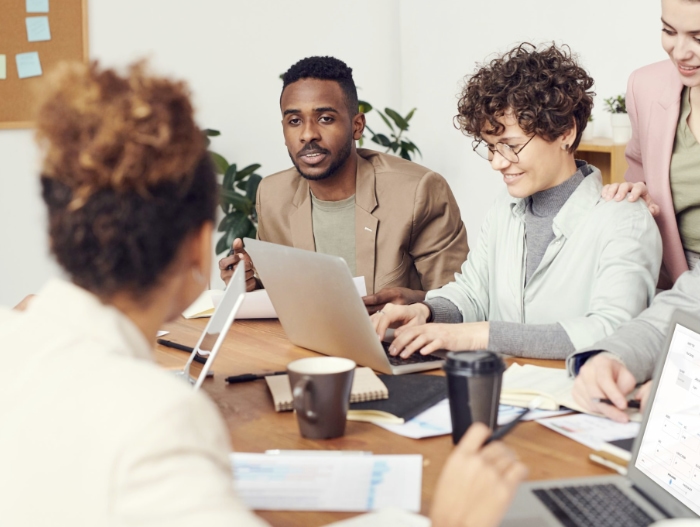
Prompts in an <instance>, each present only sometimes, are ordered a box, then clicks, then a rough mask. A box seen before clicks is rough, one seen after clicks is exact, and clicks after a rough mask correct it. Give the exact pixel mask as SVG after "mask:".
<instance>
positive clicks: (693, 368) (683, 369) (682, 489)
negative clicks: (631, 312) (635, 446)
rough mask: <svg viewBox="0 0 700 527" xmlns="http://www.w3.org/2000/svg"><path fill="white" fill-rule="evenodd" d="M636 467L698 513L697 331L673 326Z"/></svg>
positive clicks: (699, 418) (699, 394)
mask: <svg viewBox="0 0 700 527" xmlns="http://www.w3.org/2000/svg"><path fill="white" fill-rule="evenodd" d="M635 466H636V468H637V469H639V470H640V471H642V472H643V473H644V474H646V475H647V476H648V477H650V478H651V479H652V480H654V481H655V482H656V483H657V484H658V485H660V486H661V487H662V488H663V489H665V490H666V491H667V492H669V493H670V494H672V495H673V496H675V497H676V498H677V499H678V500H680V501H681V502H682V503H683V504H684V505H686V506H687V507H689V508H690V509H692V510H693V511H694V512H695V513H696V514H698V512H699V511H700V334H698V333H696V332H694V331H691V330H689V329H687V328H685V327H683V326H680V325H677V326H676V331H675V332H674V336H673V340H672V341H671V346H670V348H669V351H668V357H667V359H666V364H665V366H664V369H663V372H662V374H661V379H660V381H659V386H658V388H657V391H656V397H655V398H654V401H653V403H652V407H651V411H650V413H649V421H648V423H647V427H646V431H645V433H644V439H643V442H642V444H641V447H640V450H639V455H638V457H637V462H636V463H635Z"/></svg>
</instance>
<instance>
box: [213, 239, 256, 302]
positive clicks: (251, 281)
mask: <svg viewBox="0 0 700 527" xmlns="http://www.w3.org/2000/svg"><path fill="white" fill-rule="evenodd" d="M231 250H232V251H233V254H231V255H230V256H227V257H226V258H222V259H221V260H219V270H220V271H221V279H222V280H223V281H224V283H226V285H228V283H229V281H230V280H231V277H232V276H233V272H234V271H235V270H236V266H238V264H239V263H240V262H243V265H244V266H245V288H246V291H253V290H255V288H256V287H257V284H258V282H257V281H256V280H255V267H253V262H252V260H251V259H250V256H249V255H248V253H247V252H245V249H244V248H243V240H241V239H240V238H236V239H235V240H233V245H232V247H231Z"/></svg>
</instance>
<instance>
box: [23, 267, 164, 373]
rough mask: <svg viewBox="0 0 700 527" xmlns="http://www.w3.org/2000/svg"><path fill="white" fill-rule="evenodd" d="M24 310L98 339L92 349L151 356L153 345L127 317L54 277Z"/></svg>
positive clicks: (141, 356)
mask: <svg viewBox="0 0 700 527" xmlns="http://www.w3.org/2000/svg"><path fill="white" fill-rule="evenodd" d="M26 314H27V315H28V316H37V317H38V318H39V319H44V320H52V321H54V322H56V323H58V324H59V325H60V326H62V327H65V328H70V329H71V333H72V334H74V335H79V336H80V338H81V340H83V339H84V340H89V341H93V342H96V343H98V342H99V343H100V345H99V346H95V349H108V350H111V352H113V353H116V354H118V355H123V356H128V357H133V358H137V359H144V360H153V346H152V345H151V344H150V343H149V342H148V340H147V339H146V337H145V336H144V335H143V333H141V330H140V329H139V328H138V327H136V324H134V323H133V322H132V321H131V319H129V317H127V316H126V315H125V314H124V313H122V312H121V311H119V310H118V309H117V308H116V307H114V306H111V305H107V304H103V303H102V302H101V301H100V299H99V298H97V297H96V296H95V295H93V294H92V293H90V292H89V291H86V290H85V289H83V288H81V287H78V286H77V285H75V284H73V283H71V282H67V281H65V280H61V279H58V278H54V279H51V280H49V282H47V284H46V285H45V286H44V287H43V288H42V289H41V292H40V293H39V294H38V295H37V297H36V298H34V299H33V300H32V302H31V303H30V305H29V307H28V308H27V311H26Z"/></svg>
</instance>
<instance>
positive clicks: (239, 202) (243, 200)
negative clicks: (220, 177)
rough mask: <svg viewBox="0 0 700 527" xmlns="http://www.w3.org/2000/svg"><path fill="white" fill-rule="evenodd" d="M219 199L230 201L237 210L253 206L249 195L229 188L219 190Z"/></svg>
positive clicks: (225, 201) (244, 209)
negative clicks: (246, 195)
mask: <svg viewBox="0 0 700 527" xmlns="http://www.w3.org/2000/svg"><path fill="white" fill-rule="evenodd" d="M219 199H220V200H221V201H222V202H223V203H229V204H231V205H233V207H234V208H235V209H237V210H243V211H246V210H249V209H250V208H251V207H252V206H253V204H252V202H251V201H250V200H249V199H248V198H247V197H245V196H243V195H241V194H239V193H238V192H236V191H234V190H228V189H225V188H223V189H221V190H220V191H219Z"/></svg>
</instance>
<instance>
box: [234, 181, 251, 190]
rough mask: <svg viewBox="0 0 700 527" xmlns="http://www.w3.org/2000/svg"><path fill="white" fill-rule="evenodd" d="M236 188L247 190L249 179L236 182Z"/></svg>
mask: <svg viewBox="0 0 700 527" xmlns="http://www.w3.org/2000/svg"><path fill="white" fill-rule="evenodd" d="M236 188H237V189H240V190H243V191H245V189H247V188H248V181H239V182H237V183H236Z"/></svg>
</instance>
